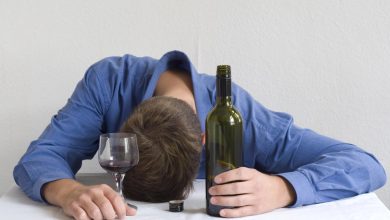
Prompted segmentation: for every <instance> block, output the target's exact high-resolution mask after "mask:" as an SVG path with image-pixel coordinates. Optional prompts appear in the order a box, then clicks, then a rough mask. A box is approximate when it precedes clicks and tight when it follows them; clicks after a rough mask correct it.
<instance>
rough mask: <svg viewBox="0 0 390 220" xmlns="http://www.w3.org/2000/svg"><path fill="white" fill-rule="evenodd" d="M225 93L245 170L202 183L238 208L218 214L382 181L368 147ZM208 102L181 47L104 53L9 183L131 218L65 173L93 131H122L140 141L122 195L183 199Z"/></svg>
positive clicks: (316, 199) (204, 81)
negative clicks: (240, 128)
mask: <svg viewBox="0 0 390 220" xmlns="http://www.w3.org/2000/svg"><path fill="white" fill-rule="evenodd" d="M232 93H233V101H234V104H235V106H236V107H237V108H238V109H239V110H240V112H241V114H242V116H243V122H244V143H243V152H244V165H245V167H242V168H238V169H234V170H231V171H228V172H225V173H222V174H220V175H218V176H216V177H215V182H216V183H219V184H221V185H218V186H215V187H213V188H211V189H210V194H211V195H213V196H212V198H211V203H213V204H217V205H223V206H236V207H239V208H235V209H223V210H221V212H220V214H221V216H223V217H239V216H247V215H255V214H259V213H264V212H269V211H271V210H273V209H277V208H280V207H286V206H289V207H296V206H301V205H308V204H314V203H321V202H326V201H331V200H335V199H340V198H345V197H349V196H354V195H357V194H360V193H365V192H370V191H373V190H375V189H377V188H379V187H381V186H383V185H384V183H385V181H386V175H385V172H384V170H383V168H382V166H381V165H380V164H379V162H378V161H377V160H376V159H375V158H374V156H372V155H371V154H368V153H366V152H364V151H363V150H361V149H360V148H358V147H356V146H354V145H352V144H347V143H343V142H340V141H337V140H334V139H331V138H328V137H325V136H322V135H319V134H317V133H315V132H313V131H311V130H308V129H302V128H299V127H297V126H296V125H294V124H293V120H292V118H291V116H289V115H287V114H284V113H278V112H273V111H270V110H268V109H266V108H265V107H263V106H262V105H261V104H259V103H258V102H257V101H255V100H254V99H253V98H252V97H251V96H250V95H249V94H248V93H247V92H246V91H245V90H243V89H242V88H240V87H239V86H237V85H233V88H232ZM152 97H154V98H152ZM214 103H215V77H213V76H209V75H205V74H198V73H197V72H196V70H195V68H194V67H193V66H192V64H191V63H190V61H189V59H188V58H187V56H186V55H185V54H183V53H182V52H179V51H173V52H169V53H167V54H165V55H164V56H163V57H162V58H161V59H160V60H155V59H152V58H149V57H134V56H131V55H126V56H124V57H110V58H106V59H104V60H102V61H100V62H98V63H96V64H94V65H93V66H92V67H90V68H89V69H88V71H87V73H86V74H85V77H84V78H83V80H82V81H80V83H79V84H78V86H77V87H76V90H75V91H74V93H73V95H72V97H71V98H70V99H69V101H68V103H67V104H66V105H65V106H64V107H63V108H62V109H61V110H60V111H59V112H58V114H57V115H56V116H54V117H53V119H52V121H51V123H50V124H49V126H48V127H47V128H46V129H45V131H44V132H43V134H42V135H41V136H40V137H39V138H38V139H37V140H35V141H33V142H32V143H31V145H30V147H29V148H28V150H27V152H26V154H25V155H24V156H23V157H22V158H21V160H20V162H19V163H18V165H17V166H16V167H15V170H14V178H15V181H16V182H17V184H18V185H19V186H20V187H21V188H22V190H23V191H24V192H25V193H26V194H27V195H28V196H30V197H31V198H32V199H34V200H37V201H46V202H48V203H50V204H53V205H57V206H60V207H61V208H62V209H63V210H64V211H65V213H66V214H68V215H70V216H73V217H74V218H76V219H102V218H107V219H110V218H114V217H115V216H116V215H117V216H118V217H120V218H121V217H123V216H125V214H127V215H134V214H135V212H136V211H135V210H134V209H131V208H130V207H128V206H127V205H126V204H125V203H124V202H123V200H122V199H121V198H120V197H119V196H118V195H117V194H116V193H115V192H114V191H113V190H112V189H111V188H109V187H108V186H106V185H99V186H84V185H82V184H80V183H78V182H76V181H75V180H74V174H75V173H76V172H77V171H78V170H79V168H80V166H81V161H82V160H83V159H89V158H92V157H93V155H94V154H95V152H96V150H97V143H98V137H99V134H101V133H109V132H118V131H119V130H122V131H127V132H133V133H136V134H137V136H138V137H139V148H140V163H139V165H138V166H137V167H135V168H134V169H133V170H131V171H130V172H129V173H127V174H126V178H125V181H124V186H125V189H124V193H125V195H127V196H128V197H130V198H135V199H139V200H145V201H151V202H155V201H166V200H169V199H171V197H185V196H186V195H187V194H188V190H189V189H190V188H191V183H192V180H193V178H194V177H195V176H196V175H197V177H198V178H204V175H205V170H204V165H205V164H204V160H205V154H204V148H203V149H202V147H201V142H202V135H201V133H204V128H205V118H206V115H207V113H208V112H209V111H210V110H211V108H212V106H213V105H214ZM199 157H200V158H199ZM198 167H199V170H198V173H197V174H196V171H197V169H198ZM232 181H233V182H232ZM223 183H228V184H223Z"/></svg>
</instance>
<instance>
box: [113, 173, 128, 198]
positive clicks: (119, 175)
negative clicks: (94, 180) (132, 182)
mask: <svg viewBox="0 0 390 220" xmlns="http://www.w3.org/2000/svg"><path fill="white" fill-rule="evenodd" d="M124 177H125V174H124V173H114V178H115V184H116V190H117V192H118V193H119V195H120V196H121V197H122V198H124V197H123V193H122V182H123V178H124Z"/></svg>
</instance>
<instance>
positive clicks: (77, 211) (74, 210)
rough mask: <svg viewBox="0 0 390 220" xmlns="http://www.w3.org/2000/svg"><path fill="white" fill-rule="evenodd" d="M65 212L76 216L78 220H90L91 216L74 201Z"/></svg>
mask: <svg viewBox="0 0 390 220" xmlns="http://www.w3.org/2000/svg"><path fill="white" fill-rule="evenodd" d="M64 211H65V213H66V214H67V215H69V216H72V217H74V218H75V219H76V220H89V219H90V217H89V216H88V214H87V213H86V212H85V211H84V209H82V208H81V207H80V206H79V205H78V204H77V203H72V204H71V206H70V208H69V210H68V209H64Z"/></svg>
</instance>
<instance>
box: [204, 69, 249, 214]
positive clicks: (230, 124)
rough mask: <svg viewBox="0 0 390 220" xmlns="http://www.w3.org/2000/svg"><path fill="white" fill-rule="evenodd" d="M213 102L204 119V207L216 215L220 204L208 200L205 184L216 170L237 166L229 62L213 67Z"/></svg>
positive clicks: (238, 138) (238, 132)
mask: <svg viewBox="0 0 390 220" xmlns="http://www.w3.org/2000/svg"><path fill="white" fill-rule="evenodd" d="M216 90H217V91H216V105H215V106H214V108H213V109H212V110H211V111H210V112H209V114H208V115H207V119H206V209H207V214H209V215H212V216H220V215H219V211H220V210H221V209H222V208H232V207H222V206H216V205H213V204H211V203H210V198H211V196H210V194H209V192H208V190H209V188H210V187H212V186H213V185H215V183H214V177H215V176H217V175H218V174H220V173H222V172H225V171H228V170H232V169H235V168H238V167H241V166H242V165H243V164H242V162H243V159H242V135H243V134H242V133H243V125H242V118H241V115H240V113H239V111H238V110H237V109H236V108H234V106H233V102H232V95H231V91H232V89H231V71H230V66H229V65H219V66H218V67H217V81H216Z"/></svg>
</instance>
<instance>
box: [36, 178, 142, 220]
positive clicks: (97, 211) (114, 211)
mask: <svg viewBox="0 0 390 220" xmlns="http://www.w3.org/2000/svg"><path fill="white" fill-rule="evenodd" d="M43 195H44V197H45V199H46V200H47V202H49V203H51V204H53V205H57V206H60V207H61V208H62V209H63V210H64V212H65V214H67V215H69V216H71V217H73V218H75V219H82V220H84V219H114V218H116V217H118V218H120V219H122V218H124V217H125V216H126V215H135V213H136V210H134V209H132V208H130V207H129V206H127V205H126V203H125V201H124V200H123V199H122V198H121V197H120V196H119V195H118V194H117V193H116V192H115V191H114V190H113V189H112V188H111V187H109V186H108V185H105V184H102V185H96V186H85V185H82V184H81V183H79V182H77V181H75V180H72V179H61V180H57V181H53V182H50V183H47V184H46V185H45V186H44V188H43Z"/></svg>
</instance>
